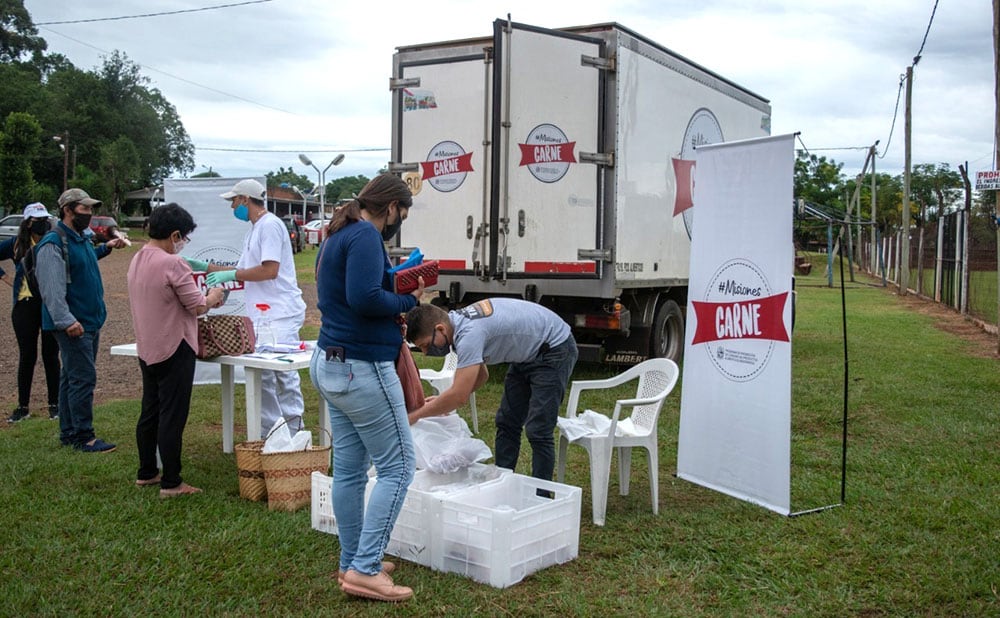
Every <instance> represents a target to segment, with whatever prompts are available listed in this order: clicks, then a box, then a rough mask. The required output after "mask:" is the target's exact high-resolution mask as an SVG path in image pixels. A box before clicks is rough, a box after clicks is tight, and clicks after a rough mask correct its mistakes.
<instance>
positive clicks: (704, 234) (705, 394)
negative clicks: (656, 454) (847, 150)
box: [677, 135, 795, 515]
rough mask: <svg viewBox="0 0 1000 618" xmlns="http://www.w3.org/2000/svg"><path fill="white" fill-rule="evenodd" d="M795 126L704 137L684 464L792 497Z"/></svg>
mask: <svg viewBox="0 0 1000 618" xmlns="http://www.w3.org/2000/svg"><path fill="white" fill-rule="evenodd" d="M794 137H795V136H794V135H782V136H774V137H766V138H759V139H752V140H744V141H738V142H730V143H722V144H713V145H709V146H699V147H698V148H697V149H696V151H695V170H694V189H693V202H694V214H695V217H694V225H693V228H694V229H693V231H692V237H691V270H690V280H689V287H688V308H687V331H686V335H685V349H684V372H683V385H684V388H683V391H682V396H681V418H680V434H679V436H678V447H677V473H678V476H680V477H681V478H683V479H686V480H689V481H691V482H694V483H697V484H699V485H703V486H705V487H709V488H711V489H715V490H717V491H720V492H722V493H725V494H728V495H731V496H734V497H737V498H741V499H743V500H747V501H749V502H752V503H754V504H758V505H760V506H763V507H765V508H768V509H771V510H773V511H776V512H778V513H781V514H783V515H787V514H789V512H790V502H791V496H790V494H791V353H792V350H791V337H790V335H791V316H792V269H793V267H794V255H795V251H794V247H793V241H792V216H793V191H792V179H793V171H794V161H795V152H794Z"/></svg>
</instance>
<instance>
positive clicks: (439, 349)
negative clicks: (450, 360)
mask: <svg viewBox="0 0 1000 618" xmlns="http://www.w3.org/2000/svg"><path fill="white" fill-rule="evenodd" d="M437 334H438V330H437V329H434V334H433V335H431V340H430V341H429V342H428V343H427V351H426V352H424V354H426V355H427V356H448V352H451V344H450V343H448V337H445V338H444V345H437V344H436V343H434V340H435V339H436V338H437Z"/></svg>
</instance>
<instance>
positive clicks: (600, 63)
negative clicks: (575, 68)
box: [580, 56, 616, 73]
mask: <svg viewBox="0 0 1000 618" xmlns="http://www.w3.org/2000/svg"><path fill="white" fill-rule="evenodd" d="M580 64H582V65H583V66H585V67H594V68H595V69H599V70H601V71H609V72H611V73H614V72H615V64H616V63H615V57H614V56H611V57H610V58H601V57H599V56H580Z"/></svg>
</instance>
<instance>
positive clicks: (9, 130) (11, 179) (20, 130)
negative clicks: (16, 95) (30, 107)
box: [0, 112, 42, 211]
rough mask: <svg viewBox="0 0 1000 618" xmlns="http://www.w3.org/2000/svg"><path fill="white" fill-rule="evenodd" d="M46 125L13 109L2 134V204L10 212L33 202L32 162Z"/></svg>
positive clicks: (0, 164)
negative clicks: (43, 127) (43, 126)
mask: <svg viewBox="0 0 1000 618" xmlns="http://www.w3.org/2000/svg"><path fill="white" fill-rule="evenodd" d="M41 134H42V127H41V126H40V125H39V124H38V121H37V120H35V118H34V116H32V115H31V114H27V113H24V112H13V113H11V114H10V115H8V116H7V120H6V121H5V122H4V127H3V132H2V133H0V205H2V206H3V207H4V208H6V209H7V210H8V211H15V210H18V209H20V208H23V207H24V206H25V204H28V203H30V202H31V201H32V199H31V198H32V197H33V196H34V194H35V187H34V184H35V181H34V177H33V175H32V173H31V162H32V160H33V159H34V157H35V154H36V153H37V152H38V146H39V138H40V136H41Z"/></svg>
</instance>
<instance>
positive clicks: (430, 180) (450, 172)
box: [394, 46, 491, 274]
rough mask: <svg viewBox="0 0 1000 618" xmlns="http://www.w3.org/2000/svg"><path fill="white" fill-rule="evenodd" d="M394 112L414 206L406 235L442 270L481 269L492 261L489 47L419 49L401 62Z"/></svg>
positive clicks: (405, 241)
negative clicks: (421, 52)
mask: <svg viewBox="0 0 1000 618" xmlns="http://www.w3.org/2000/svg"><path fill="white" fill-rule="evenodd" d="M397 77H398V78H399V80H400V83H410V84H413V85H412V86H405V87H403V86H401V87H399V88H397V90H399V91H400V94H399V95H397V96H401V105H398V106H397V109H396V111H395V113H397V114H398V115H399V117H398V118H397V119H395V120H394V123H395V126H396V127H397V131H398V135H397V136H396V139H397V140H398V144H397V148H398V149H399V159H398V160H399V161H400V162H404V164H405V165H407V166H408V167H409V168H410V170H409V171H406V172H404V173H403V175H402V177H403V179H404V180H406V182H407V183H408V184H409V185H410V189H411V191H413V194H414V198H413V208H412V209H411V212H410V216H409V218H408V219H407V221H406V224H405V225H404V226H403V228H402V231H401V234H400V238H401V243H402V245H403V246H404V247H419V248H420V249H421V250H422V251H423V253H424V255H426V256H427V257H428V258H429V259H436V260H439V261H440V266H441V268H442V270H444V271H450V272H452V273H456V274H473V273H475V274H481V272H482V270H483V269H484V268H485V265H486V259H487V258H486V256H485V255H484V252H485V250H486V240H485V239H486V234H485V232H486V226H485V223H484V222H485V220H486V219H487V218H488V213H487V207H486V203H487V187H488V183H489V169H490V162H489V160H488V156H489V155H488V153H489V149H488V146H487V137H488V134H489V127H488V122H489V105H488V104H487V90H488V88H489V87H490V80H491V70H490V64H489V49H488V47H486V46H480V47H479V48H478V49H477V48H475V47H469V48H468V49H464V50H460V51H458V52H455V51H454V50H450V49H444V50H441V52H440V53H430V54H425V55H422V56H421V55H415V56H413V57H411V58H410V59H408V60H405V61H403V62H401V63H400V65H399V67H398V68H397Z"/></svg>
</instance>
